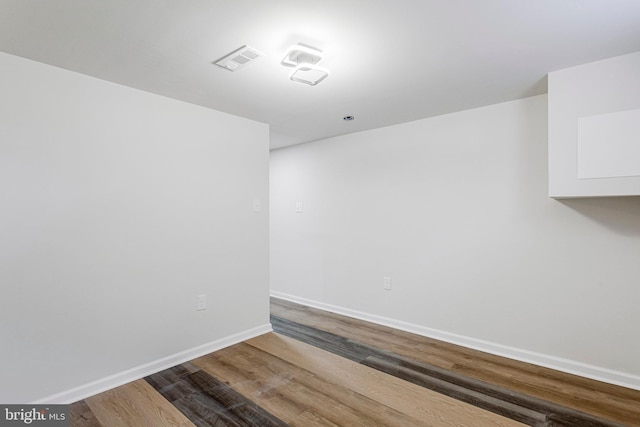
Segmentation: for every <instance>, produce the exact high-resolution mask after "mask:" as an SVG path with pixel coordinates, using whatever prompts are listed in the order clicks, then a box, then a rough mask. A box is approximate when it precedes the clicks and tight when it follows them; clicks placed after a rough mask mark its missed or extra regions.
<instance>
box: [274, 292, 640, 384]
mask: <svg viewBox="0 0 640 427" xmlns="http://www.w3.org/2000/svg"><path fill="white" fill-rule="evenodd" d="M271 296H272V297H275V298H280V299H283V300H287V301H291V302H295V303H298V304H303V305H307V306H310V307H314V308H319V309H321V310H326V311H330V312H332V313H336V314H341V315H344V316H349V317H353V318H355V319H360V320H364V321H367V322H371V323H376V324H378V325H383V326H388V327H391V328H395V329H399V330H401V331H405V332H410V333H413V334H416V335H422V336H425V337H428V338H433V339H437V340H441V341H445V342H448V343H451V344H456V345H461V346H463V347H467V348H472V349H474V350H479V351H483V352H485V353H490V354H494V355H496V356H502V357H507V358H509V359H514V360H519V361H521V362H525V363H531V364H533V365H538V366H542V367H545V368H550V369H555V370H556V371H561V372H566V373H568V374H573V375H578V376H581V377H585V378H590V379H593V380H596V381H602V382H605V383H609V384H614V385H619V386H622V387H627V388H631V389H634V390H640V376H636V375H633V374H628V373H626V372H620V371H614V370H611V369H607V368H602V367H599V366H595V365H590V364H586V363H582V362H577V361H574V360H569V359H563V358H560V357H555V356H550V355H547V354H543V353H536V352H533V351H529V350H522V349H518V348H515V347H509V346H504V345H501V344H495V343H492V342H489V341H484V340H479V339H476V338H471V337H467V336H464V335H458V334H454V333H450V332H445V331H441V330H438V329H432V328H428V327H424V326H420V325H416V324H413V323H408V322H404V321H402V320H396V319H391V318H387V317H383V316H378V315H375V314H369V313H364V312H361V311H357V310H352V309H349V308H345V307H340V306H336V305H331V304H326V303H323V302H319V301H314V300H310V299H307V298H302V297H297V296H294V295H290V294H286V293H282V292H277V291H271Z"/></svg>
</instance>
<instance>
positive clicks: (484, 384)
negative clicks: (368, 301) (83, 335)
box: [70, 299, 640, 427]
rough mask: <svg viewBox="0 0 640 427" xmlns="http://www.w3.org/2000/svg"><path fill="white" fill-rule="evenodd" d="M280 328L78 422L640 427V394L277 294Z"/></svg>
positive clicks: (94, 406)
mask: <svg viewBox="0 0 640 427" xmlns="http://www.w3.org/2000/svg"><path fill="white" fill-rule="evenodd" d="M271 307H272V324H273V325H274V331H275V332H274V333H269V334H265V335H263V336H260V337H257V338H254V339H251V340H248V341H246V342H243V343H240V344H237V345H234V346H231V347H228V348H226V349H223V350H221V351H218V352H215V353H211V354H209V355H206V356H204V357H201V358H198V359H196V360H193V361H191V362H188V363H185V364H182V365H178V366H176V367H173V368H171V369H167V370H165V371H162V372H159V373H157V374H154V375H151V376H149V377H147V378H145V379H141V380H138V381H134V382H132V383H129V384H126V385H124V386H122V387H118V388H116V389H113V390H110V391H107V392H105V393H101V394H99V395H96V396H92V397H90V398H87V399H85V400H83V401H80V402H77V403H75V404H73V405H71V411H70V412H71V421H72V422H71V425H73V426H99V427H108V426H131V427H133V426H165V425H166V426H176V425H182V426H194V425H195V426H284V425H292V426H295V425H300V426H315V425H318V426H321V425H322V426H412V425H416V426H418V425H421V426H425V425H427V426H485V425H486V426H493V425H495V426H516V425H531V426H587V427H588V426H593V427H596V426H619V425H628V426H640V392H638V391H635V390H629V389H625V388H621V387H616V386H611V385H608V384H603V383H599V382H596V381H591V380H586V379H584V378H579V377H575V376H571V375H568V374H563V373H559V372H556V371H552V370H548V369H544V368H540V367H536V366H533V365H528V364H524V363H520V362H515V361H512V360H508V359H504V358H500V357H497V356H492V355H488V354H485V353H481V352H477V351H474V350H469V349H465V348H462V347H458V346H454V345H451V344H447V343H443V342H439V341H435V340H431V339H427V338H424V337H420V336H416V335H413V334H408V333H405V332H401V331H397V330H394V329H391V328H386V327H382V326H379V325H374V324H370V323H367V322H363V321H359V320H355V319H351V318H347V317H344V316H339V315H336V314H332V313H328V312H324V311H321V310H317V309H313V308H309V307H305V306H301V305H298V304H294V303H290V302H287V301H283V300H278V299H272V304H271Z"/></svg>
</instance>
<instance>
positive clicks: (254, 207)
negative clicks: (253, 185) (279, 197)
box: [253, 198, 262, 213]
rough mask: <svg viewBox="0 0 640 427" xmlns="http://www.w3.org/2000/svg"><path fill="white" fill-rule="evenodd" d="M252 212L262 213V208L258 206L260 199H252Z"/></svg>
mask: <svg viewBox="0 0 640 427" xmlns="http://www.w3.org/2000/svg"><path fill="white" fill-rule="evenodd" d="M253 211H254V212H256V213H257V212H260V211H262V206H261V205H260V199H258V198H255V199H253Z"/></svg>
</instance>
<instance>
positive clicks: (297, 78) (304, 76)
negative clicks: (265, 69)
mask: <svg viewBox="0 0 640 427" xmlns="http://www.w3.org/2000/svg"><path fill="white" fill-rule="evenodd" d="M327 77H329V70H327V69H325V68H321V67H318V66H316V65H311V64H301V65H298V66H297V67H296V69H295V70H293V72H292V73H291V74H290V75H289V78H290V79H291V80H293V81H294V82H299V83H304V84H308V85H309V86H315V85H317V84H318V83H320V82H321V81H323V80H324V79H326V78H327Z"/></svg>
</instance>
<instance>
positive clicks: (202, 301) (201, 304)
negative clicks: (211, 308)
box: [196, 295, 207, 311]
mask: <svg viewBox="0 0 640 427" xmlns="http://www.w3.org/2000/svg"><path fill="white" fill-rule="evenodd" d="M206 309H207V296H206V295H198V303H197V305H196V310H197V311H200V310H206Z"/></svg>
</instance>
